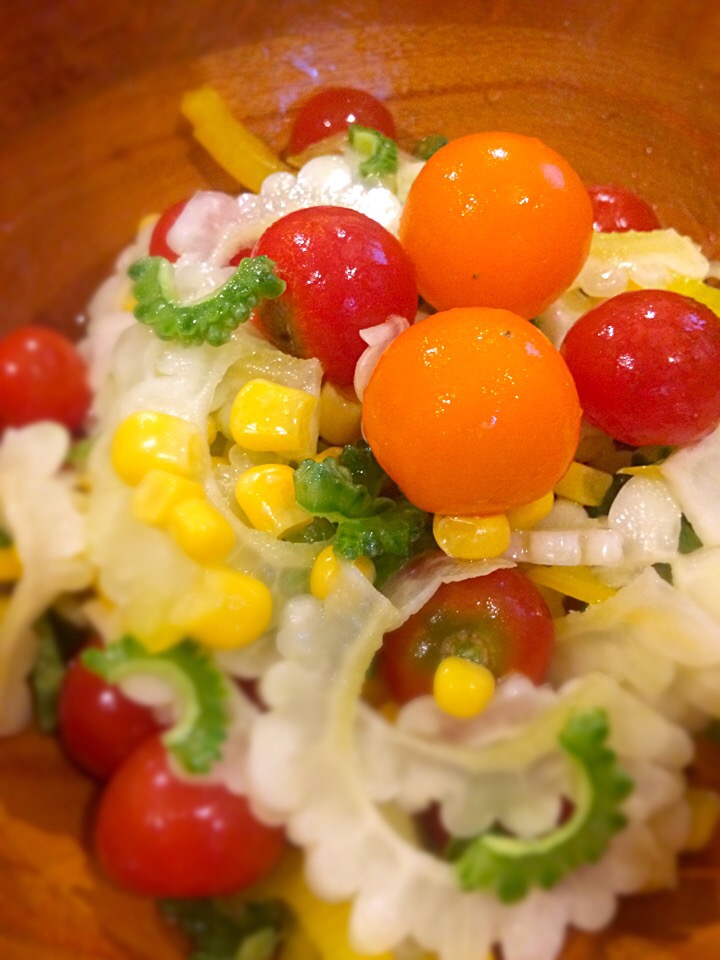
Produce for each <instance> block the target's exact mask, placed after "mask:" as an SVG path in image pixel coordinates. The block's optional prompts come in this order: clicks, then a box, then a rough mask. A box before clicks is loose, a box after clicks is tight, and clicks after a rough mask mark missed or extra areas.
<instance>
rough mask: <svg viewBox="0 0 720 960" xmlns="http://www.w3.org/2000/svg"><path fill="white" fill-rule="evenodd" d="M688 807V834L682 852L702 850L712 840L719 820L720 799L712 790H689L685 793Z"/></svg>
mask: <svg viewBox="0 0 720 960" xmlns="http://www.w3.org/2000/svg"><path fill="white" fill-rule="evenodd" d="M687 800H688V806H689V807H690V818H691V819H690V833H689V834H688V837H687V840H686V841H685V843H684V845H683V850H686V851H688V850H703V849H704V848H705V847H706V846H707V845H708V844H709V843H710V841H711V840H712V838H713V834H714V833H715V830H716V829H717V825H718V820H720V797H718V795H717V793H715V791H714V790H700V789H697V788H691V789H690V790H688V792H687Z"/></svg>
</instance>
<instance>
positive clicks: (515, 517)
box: [506, 490, 555, 530]
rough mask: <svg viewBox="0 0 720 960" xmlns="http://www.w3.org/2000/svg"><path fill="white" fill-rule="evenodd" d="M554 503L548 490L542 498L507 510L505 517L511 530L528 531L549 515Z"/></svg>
mask: <svg viewBox="0 0 720 960" xmlns="http://www.w3.org/2000/svg"><path fill="white" fill-rule="evenodd" d="M554 503H555V494H554V493H553V491H552V490H548V492H547V493H546V494H545V496H544V497H540V498H539V499H538V500H533V501H532V503H524V504H523V505H522V506H521V507H513V508H512V510H508V512H507V514H506V516H507V518H508V523H509V524H510V529H511V530H530V529H531V528H532V527H534V526H535V524H537V523H540V521H541V520H544V519H545V517H546V516H547V515H548V514H549V513H550V511H551V510H552V508H553V504H554Z"/></svg>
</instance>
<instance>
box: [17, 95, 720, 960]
mask: <svg viewBox="0 0 720 960" xmlns="http://www.w3.org/2000/svg"><path fill="white" fill-rule="evenodd" d="M183 110H184V112H185V114H186V116H187V117H188V118H189V119H190V120H191V122H192V123H193V126H194V128H195V134H196V136H197V138H198V140H199V141H200V142H201V143H202V144H203V145H204V146H205V147H206V148H207V149H208V150H209V151H210V152H211V153H213V155H214V156H216V157H217V158H218V159H220V160H221V161H223V162H224V163H226V165H227V166H228V169H230V170H231V172H233V173H234V174H235V175H236V176H237V177H238V179H239V180H240V181H241V182H242V183H243V184H244V185H245V186H247V187H248V192H244V193H241V194H240V195H238V196H232V195H229V194H226V193H221V192H218V191H201V192H199V193H196V194H195V195H194V196H192V197H190V198H185V199H183V200H182V201H180V202H179V203H178V204H176V205H175V206H174V207H172V208H170V209H169V210H167V211H165V212H164V213H163V214H162V215H160V216H157V215H154V216H151V217H149V218H148V219H146V220H144V221H143V222H142V223H141V224H140V226H139V229H138V234H137V237H136V239H135V241H134V242H133V244H132V245H131V246H130V247H129V248H128V249H127V250H125V251H124V252H123V253H122V254H121V255H120V257H119V259H118V261H117V265H116V270H115V272H114V273H113V275H112V276H110V277H109V278H108V279H107V280H106V282H105V283H104V284H103V285H102V287H101V288H100V289H99V290H98V291H97V293H96V295H95V296H94V298H93V300H92V302H91V303H90V305H89V307H88V311H87V324H86V327H85V330H84V335H83V338H82V340H81V341H80V343H79V344H78V345H77V347H75V346H73V345H72V344H70V343H69V342H68V341H66V340H64V338H62V337H61V336H60V335H58V334H55V333H53V332H51V331H47V330H43V329H42V328H34V327H31V328H25V329H20V330H18V331H16V332H14V333H12V334H10V335H8V336H7V337H6V338H5V339H4V340H3V341H2V342H0V402H1V407H0V409H1V410H2V414H1V416H2V427H3V430H4V432H3V435H2V441H1V442H0V533H1V535H2V546H1V548H0V572H2V576H3V584H4V590H3V594H2V620H1V622H0V636H1V641H0V730H1V731H2V732H3V733H4V734H6V735H7V734H11V733H14V732H17V731H18V730H20V729H22V728H23V727H24V726H25V725H27V724H28V723H29V722H30V721H31V717H32V714H33V709H34V710H35V715H36V719H37V721H38V722H39V723H40V724H41V725H43V726H44V727H45V728H46V729H57V730H58V732H59V735H60V737H61V739H62V741H63V743H64V745H65V747H66V749H67V751H68V752H69V754H70V756H71V757H72V758H73V759H74V760H75V761H76V762H77V763H78V764H79V765H80V766H81V767H83V768H84V769H85V770H86V771H87V772H88V773H89V774H91V775H92V776H95V777H96V778H98V779H100V780H102V781H103V782H104V784H105V785H104V788H103V793H102V797H101V800H100V803H99V807H98V811H97V816H96V818H95V824H94V845H95V849H96V852H97V855H98V858H99V862H100V864H101V866H102V868H103V869H104V870H105V872H106V873H107V874H108V875H109V876H110V877H111V878H112V879H113V880H114V881H115V882H116V883H118V884H120V885H122V886H125V887H127V888H129V889H131V890H133V891H136V892H138V893H140V894H143V895H146V896H150V897H155V898H158V899H160V900H161V902H162V905H163V909H164V910H165V912H166V913H168V915H169V916H170V917H171V918H172V919H174V920H175V921H176V922H177V923H178V924H180V925H181V927H182V928H183V929H185V930H186V931H187V932H188V933H190V934H191V936H193V937H195V939H196V941H197V950H198V954H197V955H198V956H203V957H204V956H206V955H209V951H210V947H209V946H208V943H209V942H210V940H211V939H212V938H213V937H214V938H215V939H214V940H213V942H214V943H215V944H217V943H218V942H221V943H222V944H224V945H225V946H223V947H217V946H216V947H215V948H214V949H216V954H212V955H213V956H215V955H217V956H228V957H229V956H233V957H242V958H244V960H251V958H252V960H263V958H276V957H277V958H288V957H322V958H330V957H332V958H337V957H348V958H351V957H356V956H376V957H384V958H391V957H394V958H397V960H403V958H404V960H409V958H414V957H428V956H432V957H437V958H439V960H484V958H486V957H487V956H492V955H496V956H502V957H503V958H505V960H552V958H554V957H556V956H558V954H559V952H560V950H561V948H562V944H563V941H564V938H565V936H566V931H567V929H568V928H569V927H575V928H578V929H580V930H586V931H598V930H600V929H602V928H603V927H604V926H605V925H607V924H608V923H609V921H610V919H611V918H612V916H613V913H614V911H615V909H616V905H617V902H618V898H619V897H621V896H624V895H627V894H634V893H642V892H646V891H648V890H652V889H661V888H665V887H671V886H672V885H673V883H674V882H675V878H676V871H677V862H678V857H679V855H680V854H681V852H683V851H684V850H688V849H698V848H700V847H702V846H703V845H704V844H705V843H707V841H708V840H709V838H710V835H711V834H712V831H713V829H714V825H715V820H716V818H717V813H718V809H719V808H720V803H719V802H718V797H717V796H716V795H715V794H714V793H712V792H711V791H708V790H698V789H696V788H695V787H690V786H689V784H688V779H687V768H688V765H689V764H690V762H691V760H692V757H693V750H694V740H693V738H694V736H695V735H697V734H698V733H700V732H702V731H704V730H707V729H709V728H711V727H712V725H713V723H714V722H715V721H716V720H717V719H718V718H719V717H720V606H719V605H718V600H717V590H716V588H715V582H716V579H717V570H718V563H720V560H719V559H718V546H719V545H720V497H719V496H718V490H717V484H716V481H715V477H716V475H717V472H718V467H719V466H720V428H719V427H718V425H719V424H720V384H719V383H718V380H717V376H716V370H717V367H718V361H719V360H720V320H719V315H720V293H718V291H717V289H716V288H715V286H714V283H713V281H714V280H715V278H716V277H717V276H718V267H717V265H716V264H714V263H713V262H711V261H709V260H708V259H707V257H706V256H705V254H704V253H703V251H702V250H701V249H700V248H699V246H698V245H697V244H695V243H694V242H693V241H692V240H691V239H689V238H688V237H686V236H683V235H682V234H680V233H678V232H677V231H676V230H674V229H673V228H672V227H671V226H668V227H665V228H663V226H661V224H660V223H659V222H658V220H657V218H656V216H655V213H654V212H653V210H652V209H651V208H650V207H649V206H648V205H647V204H646V203H644V202H643V201H642V200H641V199H640V198H638V197H636V196H635V195H634V194H632V193H630V192H629V191H627V190H624V189H621V188H618V187H609V186H604V185H602V186H591V187H588V186H587V185H586V184H584V183H583V182H582V181H581V180H580V178H579V177H578V175H577V173H576V172H575V171H574V170H573V168H572V167H571V166H570V165H569V164H568V163H567V161H566V160H565V159H564V158H563V157H562V156H560V155H559V154H557V153H556V152H555V151H554V150H553V149H552V148H551V147H549V146H548V145H546V144H544V143H542V142H540V141H539V140H536V139H534V138H531V137H527V136H522V135H520V134H514V133H504V132H492V131H491V132H481V133H476V134H472V135H469V136H465V137H461V138H459V139H456V140H452V141H450V142H447V141H446V140H445V138H443V137H440V136H430V137H428V138H426V139H425V140H423V141H422V142H421V143H419V144H418V145H417V146H416V148H415V149H414V151H413V152H409V151H408V152H406V151H404V150H402V149H400V148H399V147H398V144H397V142H396V140H395V129H394V125H393V120H392V116H391V115H390V114H389V113H388V111H387V109H386V108H385V107H384V106H383V104H381V103H380V102H379V101H377V100H375V99H374V98H373V97H371V96H369V95H368V94H365V93H363V92H360V91H354V90H349V89H328V90H325V91H322V92H321V93H320V94H318V95H316V96H315V97H313V98H312V99H311V100H310V101H309V102H308V104H307V105H306V107H305V108H304V109H303V110H302V111H301V112H300V114H299V116H298V120H297V123H296V126H295V129H294V131H293V136H292V140H291V146H290V156H289V157H288V162H287V164H286V163H285V162H284V161H281V160H279V159H278V158H277V157H275V156H274V155H273V154H272V153H271V152H270V151H268V150H267V148H266V147H264V146H263V145H262V144H261V143H260V142H259V141H257V140H256V139H255V138H254V137H253V136H252V135H251V134H250V133H249V132H248V131H247V130H245V129H244V128H243V127H242V126H240V125H239V124H238V123H237V121H235V120H234V119H233V118H232V116H231V115H230V114H229V113H228V111H227V108H226V107H225V105H224V103H223V101H222V100H221V99H220V98H219V97H218V95H217V93H216V92H215V91H213V90H211V89H206V88H203V89H200V90H197V91H193V92H192V93H191V94H188V96H187V97H186V98H185V100H184V102H183ZM349 118H351V119H350V120H349ZM223 938H224V939H223ZM220 949H224V950H225V951H226V952H225V953H219V952H217V951H218V950H220ZM203 950H204V951H205V952H203Z"/></svg>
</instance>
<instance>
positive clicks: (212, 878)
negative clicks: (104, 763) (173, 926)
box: [95, 737, 284, 897]
mask: <svg viewBox="0 0 720 960" xmlns="http://www.w3.org/2000/svg"><path fill="white" fill-rule="evenodd" d="M95 844H96V849H97V852H98V856H99V858H100V862H101V864H102V866H103V869H104V870H105V871H106V872H107V874H108V875H109V876H110V877H112V878H113V879H114V880H115V881H117V882H118V883H119V884H121V885H122V886H124V887H127V888H128V889H130V890H133V891H135V892H136V893H141V894H146V895H147V896H152V897H214V896H221V895H223V894H229V893H232V892H233V891H235V890H240V889H242V888H243V887H247V886H249V885H250V884H251V883H254V882H255V881H256V880H258V879H259V878H260V877H262V876H264V875H265V874H266V873H267V872H268V871H269V870H270V869H271V868H272V867H273V866H274V864H275V863H276V861H277V860H278V859H279V857H280V855H281V853H282V851H283V846H284V835H283V832H282V831H281V830H279V829H276V828H274V827H267V826H265V825H264V824H262V823H260V821H259V820H257V819H256V818H255V817H254V816H253V814H252V813H251V811H250V808H249V806H248V803H247V801H246V800H245V798H244V797H240V796H237V795H236V794H233V793H230V791H229V790H227V789H226V788H225V787H224V786H222V785H220V784H215V783H207V782H204V781H201V780H198V781H197V782H193V781H185V780H178V779H177V778H176V777H175V776H174V775H173V773H172V772H171V770H170V768H169V766H168V759H167V754H166V751H165V747H164V746H163V744H162V742H161V741H160V739H159V738H156V737H154V738H153V739H152V740H148V741H147V742H146V743H144V744H143V745H142V746H141V747H139V748H138V749H137V750H136V751H135V753H133V754H132V755H131V756H130V757H129V758H128V759H127V760H126V761H125V763H124V764H123V765H122V766H121V767H120V769H119V770H118V771H117V773H116V774H115V776H114V777H113V778H112V780H111V781H110V783H109V784H108V786H107V788H106V790H105V793H104V794H103V796H102V800H101V802H100V809H99V812H98V819H97V823H96V827H95Z"/></svg>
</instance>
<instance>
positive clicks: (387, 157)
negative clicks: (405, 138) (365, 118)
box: [348, 123, 398, 177]
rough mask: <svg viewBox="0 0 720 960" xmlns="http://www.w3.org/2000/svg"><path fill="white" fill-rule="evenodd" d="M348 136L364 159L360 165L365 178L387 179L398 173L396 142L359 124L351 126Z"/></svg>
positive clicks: (351, 143) (353, 146) (354, 148)
mask: <svg viewBox="0 0 720 960" xmlns="http://www.w3.org/2000/svg"><path fill="white" fill-rule="evenodd" d="M348 136H349V140H350V146H351V147H352V148H353V150H354V151H355V152H356V153H358V154H359V155H360V156H361V157H362V158H363V161H362V163H361V164H360V173H361V175H362V176H363V177H370V176H373V175H374V176H379V177H386V176H388V175H389V174H392V173H396V172H397V167H398V147H397V144H396V143H395V141H394V140H391V139H390V138H389V137H385V136H383V134H382V133H380V131H379V130H374V129H373V128H372V127H363V126H362V125H361V124H359V123H351V124H350V126H349V127H348Z"/></svg>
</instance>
